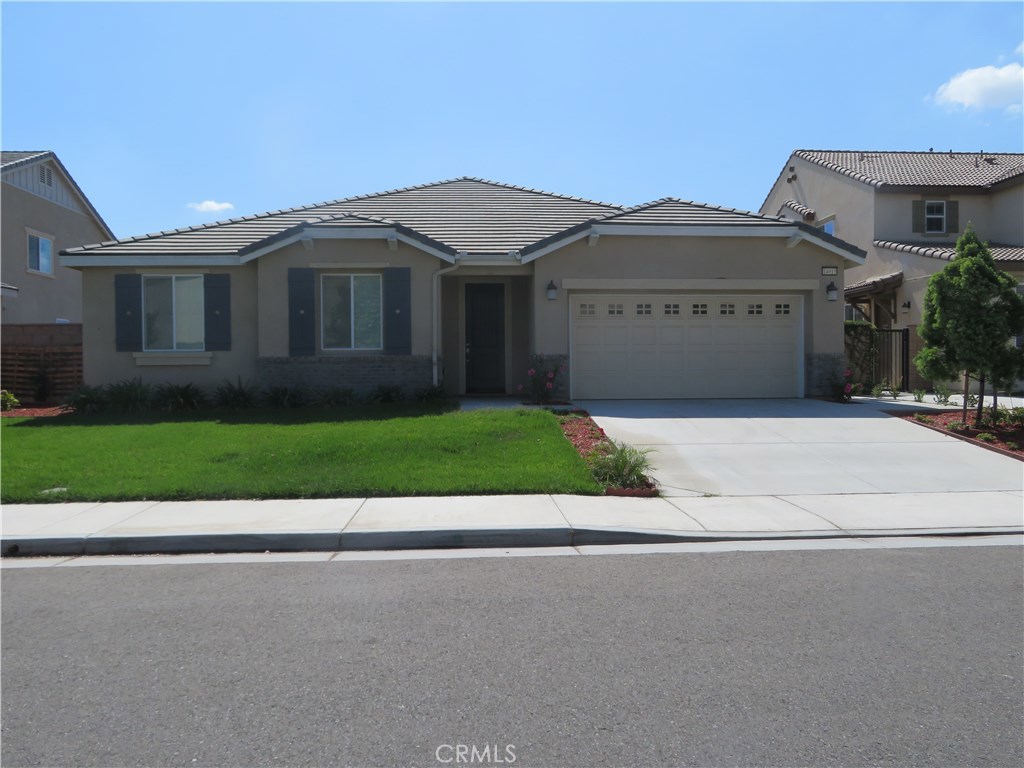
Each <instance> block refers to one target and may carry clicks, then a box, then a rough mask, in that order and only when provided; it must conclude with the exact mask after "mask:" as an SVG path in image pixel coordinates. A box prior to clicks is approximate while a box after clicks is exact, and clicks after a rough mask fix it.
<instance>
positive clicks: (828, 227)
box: [818, 216, 836, 237]
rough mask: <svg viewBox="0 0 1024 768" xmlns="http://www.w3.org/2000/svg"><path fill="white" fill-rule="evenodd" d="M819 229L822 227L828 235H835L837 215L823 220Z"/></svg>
mask: <svg viewBox="0 0 1024 768" xmlns="http://www.w3.org/2000/svg"><path fill="white" fill-rule="evenodd" d="M818 229H820V230H821V231H822V232H824V233H825V234H826V235H832V236H833V237H835V234H836V217H835V216H833V217H832V218H831V219H828V220H827V221H823V222H821V223H820V224H818Z"/></svg>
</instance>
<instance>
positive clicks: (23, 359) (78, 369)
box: [0, 325, 82, 403]
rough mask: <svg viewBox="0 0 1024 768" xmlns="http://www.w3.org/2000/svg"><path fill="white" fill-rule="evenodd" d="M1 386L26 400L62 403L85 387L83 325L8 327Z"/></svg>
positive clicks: (1, 358) (0, 366)
mask: <svg viewBox="0 0 1024 768" xmlns="http://www.w3.org/2000/svg"><path fill="white" fill-rule="evenodd" d="M3 331H4V333H3V346H2V347H0V388H3V389H6V390H8V391H9V392H13V393H14V394H15V396H16V397H17V398H18V399H19V400H20V401H22V402H23V403H43V402H47V403H50V402H59V401H60V400H62V399H64V398H65V397H67V396H68V395H70V394H71V393H72V392H74V391H75V390H76V389H78V388H79V387H80V386H82V327H81V326H80V325H59V326H39V325H36V326H5V327H4V329H3Z"/></svg>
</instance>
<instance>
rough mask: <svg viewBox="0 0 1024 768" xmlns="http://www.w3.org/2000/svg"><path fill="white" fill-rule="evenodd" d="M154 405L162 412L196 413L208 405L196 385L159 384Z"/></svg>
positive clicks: (204, 396) (201, 391)
mask: <svg viewBox="0 0 1024 768" xmlns="http://www.w3.org/2000/svg"><path fill="white" fill-rule="evenodd" d="M152 404H153V407H154V408H156V409H157V410H160V411H194V410H195V409H197V408H201V407H202V406H204V405H206V395H205V394H204V393H203V390H201V389H199V387H197V386H196V385H195V384H170V383H168V384H159V385H158V386H157V388H156V392H155V393H154V395H153V401H152Z"/></svg>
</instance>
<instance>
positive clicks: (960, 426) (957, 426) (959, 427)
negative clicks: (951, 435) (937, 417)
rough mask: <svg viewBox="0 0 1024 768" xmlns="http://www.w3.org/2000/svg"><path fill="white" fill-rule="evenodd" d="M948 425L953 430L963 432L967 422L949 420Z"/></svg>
mask: <svg viewBox="0 0 1024 768" xmlns="http://www.w3.org/2000/svg"><path fill="white" fill-rule="evenodd" d="M947 427H948V428H949V429H951V430H953V431H954V432H963V431H964V430H966V429H967V424H966V422H963V421H951V422H949V424H948V425H947Z"/></svg>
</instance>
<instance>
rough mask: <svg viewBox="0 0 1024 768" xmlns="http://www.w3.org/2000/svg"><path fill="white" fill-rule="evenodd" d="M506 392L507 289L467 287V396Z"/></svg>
mask: <svg viewBox="0 0 1024 768" xmlns="http://www.w3.org/2000/svg"><path fill="white" fill-rule="evenodd" d="M504 391H505V286H504V285H503V284H502V283H468V284H467V285H466V392H467V393H480V394H483V393H493V392H502V393H503V392H504Z"/></svg>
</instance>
